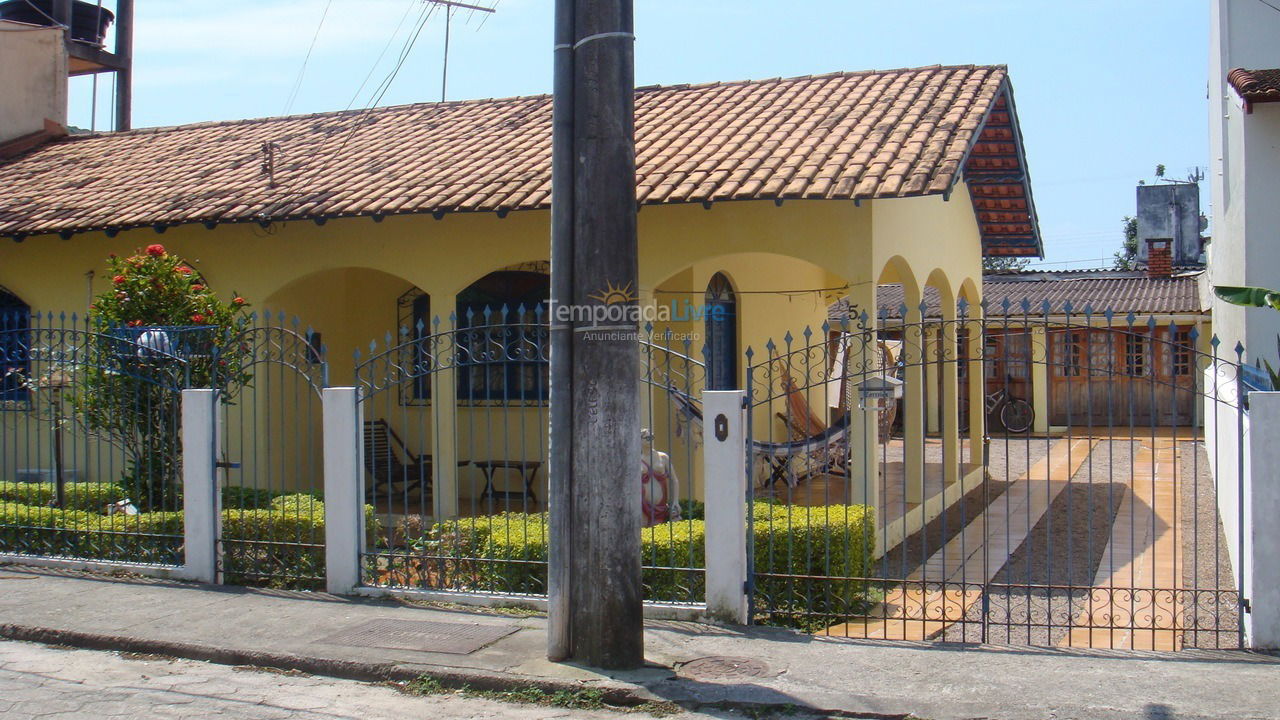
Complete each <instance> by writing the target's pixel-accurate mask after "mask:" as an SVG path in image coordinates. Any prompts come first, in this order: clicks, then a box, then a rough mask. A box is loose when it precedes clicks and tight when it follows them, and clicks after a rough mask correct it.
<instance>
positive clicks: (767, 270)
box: [0, 186, 981, 501]
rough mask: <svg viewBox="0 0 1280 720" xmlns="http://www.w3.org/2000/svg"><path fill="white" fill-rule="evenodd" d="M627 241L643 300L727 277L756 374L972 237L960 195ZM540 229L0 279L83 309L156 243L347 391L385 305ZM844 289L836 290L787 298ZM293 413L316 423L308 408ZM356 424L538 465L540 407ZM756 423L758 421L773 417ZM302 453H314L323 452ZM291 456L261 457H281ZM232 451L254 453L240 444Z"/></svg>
mask: <svg viewBox="0 0 1280 720" xmlns="http://www.w3.org/2000/svg"><path fill="white" fill-rule="evenodd" d="M639 231H640V243H639V244H640V284H639V291H640V293H641V296H642V297H644V298H656V299H659V300H661V299H663V298H664V297H669V294H666V295H664V293H662V292H656V291H658V290H666V291H677V292H683V293H689V294H688V295H687V296H681V297H689V299H690V300H691V301H694V302H698V303H700V302H701V301H702V297H701V293H702V291H704V290H705V288H706V284H707V282H708V280H709V279H710V277H711V276H712V275H713V274H714V273H715V272H724V273H725V274H726V275H728V276H729V278H730V279H731V281H732V283H733V285H734V287H735V289H736V290H738V291H739V296H738V302H739V305H738V308H739V312H738V317H739V322H740V326H739V334H738V338H739V343H740V347H741V348H743V349H745V348H746V347H747V346H748V345H750V346H751V347H753V348H754V349H755V351H756V362H757V363H759V362H763V361H764V360H765V359H766V358H765V355H766V351H765V350H764V345H765V343H766V341H767V340H768V339H770V338H774V341H775V343H778V344H779V345H781V344H782V340H781V338H782V336H783V335H785V334H786V333H787V332H788V331H790V332H791V333H792V334H793V336H795V337H796V342H797V343H800V342H803V340H802V339H801V331H802V330H803V329H804V327H805V326H806V325H809V326H811V327H812V328H813V330H814V333H815V336H814V338H815V342H817V341H818V340H819V336H820V334H821V329H820V328H821V324H822V322H823V320H824V319H825V317H826V308H827V305H828V304H829V303H830V302H832V301H834V300H835V299H837V298H838V297H840V296H841V295H842V294H845V295H848V296H849V297H851V298H852V299H853V300H854V302H855V303H857V304H858V305H859V306H860V307H862V308H867V309H868V310H870V309H871V308H872V307H873V303H874V287H875V283H876V281H877V280H879V279H881V277H882V276H883V274H884V268H885V267H886V266H887V265H890V264H893V265H894V266H895V267H898V268H899V274H904V273H910V274H912V276H913V277H912V282H914V283H917V284H919V283H923V278H927V277H929V276H930V274H931V273H933V272H934V271H935V270H937V269H941V270H942V271H943V274H944V275H945V277H946V279H947V280H946V281H947V282H949V283H950V284H951V285H952V290H953V291H958V289H959V285H960V283H961V282H963V281H964V280H965V279H966V278H978V277H980V263H981V261H980V252H979V244H978V234H977V227H976V223H975V221H974V217H973V210H972V207H971V205H970V202H969V198H968V196H967V193H966V192H965V191H964V189H963V186H961V187H959V188H957V191H956V192H955V193H954V195H953V196H952V198H951V200H950V201H944V200H943V199H942V198H941V197H938V196H934V197H928V198H906V199H893V200H883V201H874V202H863V203H861V206H859V205H857V204H855V203H853V202H847V201H817V200H788V201H786V202H785V203H783V204H782V205H781V206H778V205H776V204H775V203H773V202H771V201H766V202H726V203H718V204H716V205H713V206H712V207H711V209H709V210H707V209H703V207H702V206H700V205H674V206H661V207H646V208H644V209H643V211H642V212H641V213H640V214H639ZM549 234H550V228H549V213H547V212H545V211H530V212H513V213H510V214H509V215H508V216H507V217H505V218H499V217H497V215H495V214H450V215H445V216H444V217H443V218H442V219H440V220H436V219H433V218H432V217H431V216H429V215H428V216H411V217H389V218H386V219H385V220H384V221H383V222H380V223H377V222H374V221H372V220H370V219H367V218H360V219H345V220H331V221H329V222H327V223H326V224H324V225H322V226H321V225H316V224H314V223H312V222H289V223H276V224H273V225H272V226H271V227H270V228H268V229H263V228H261V227H259V226H257V225H226V226H217V227H216V228H214V229H213V230H208V229H205V228H204V227H203V226H199V225H196V226H183V227H176V228H172V229H170V230H168V231H167V232H165V233H163V234H157V233H155V232H154V231H152V230H149V229H141V230H133V231H128V232H123V233H120V234H119V235H118V236H116V237H114V238H109V237H107V236H106V235H105V234H104V233H87V234H83V235H76V236H75V237H73V238H72V239H70V240H62V239H59V238H58V237H56V236H43V237H32V238H27V239H26V240H25V241H24V242H22V243H13V242H4V243H0V285H3V286H5V287H7V288H8V289H9V290H11V291H13V292H14V293H16V294H17V295H18V296H19V297H21V298H23V299H24V300H25V301H26V302H28V303H29V304H30V305H31V306H32V307H33V308H34V309H36V310H43V311H49V310H52V311H61V310H67V311H76V312H81V313H83V312H84V311H85V310H86V308H87V305H88V303H89V298H90V296H91V295H92V294H96V293H98V292H101V291H103V290H105V289H106V288H107V287H108V285H109V283H110V278H108V277H107V276H106V275H107V273H106V262H105V258H106V256H107V255H108V253H116V254H127V253H130V252H132V251H134V250H135V249H137V248H140V247H144V246H146V245H148V244H151V243H157V242H158V243H162V244H164V245H165V246H166V247H167V248H168V249H169V250H170V251H171V252H174V253H177V254H179V255H181V256H183V257H184V258H186V259H187V260H189V261H190V262H191V263H192V264H193V265H194V266H195V267H197V268H198V270H199V271H200V273H201V274H202V275H203V276H204V277H205V279H206V280H207V281H208V282H209V284H210V286H211V287H213V288H214V289H215V290H217V291H218V292H219V293H221V294H224V295H226V296H227V297H230V296H231V294H232V293H233V292H234V293H237V294H239V295H242V296H244V297H245V298H247V299H248V301H249V302H250V303H251V304H252V305H253V306H254V307H255V308H258V309H264V308H269V309H270V310H272V311H273V312H274V311H283V312H285V313H287V314H288V315H289V316H294V315H296V316H298V318H299V321H300V327H301V328H302V329H306V328H308V327H311V328H314V329H315V330H318V331H320V332H321V333H322V334H323V337H324V340H325V343H326V345H327V346H328V348H329V362H330V376H329V380H330V383H331V384H332V385H346V384H350V383H351V382H352V381H353V378H352V369H353V366H354V361H353V359H352V351H353V350H354V349H356V348H361V351H362V352H363V353H365V354H366V356H367V354H368V344H369V341H370V340H376V341H377V345H378V348H379V349H382V348H383V347H385V342H384V338H385V336H386V335H387V333H392V334H393V337H394V334H395V332H396V329H395V325H396V321H397V308H396V302H395V301H396V298H397V297H399V296H400V295H401V294H402V293H403V292H405V291H406V290H408V289H410V288H411V287H414V286H416V287H418V288H420V289H421V290H423V291H425V292H427V293H428V294H430V295H431V298H432V312H433V313H436V314H440V315H447V313H448V312H449V311H450V310H451V309H452V308H453V307H454V305H455V297H456V295H457V293H458V292H460V291H462V290H463V289H465V288H466V287H467V286H468V285H470V284H471V283H472V282H474V281H475V280H477V279H479V278H481V277H483V276H484V275H486V274H488V273H489V272H493V271H495V270H498V269H502V268H506V267H510V266H513V265H518V264H521V263H526V262H532V261H545V260H546V259H547V256H548V249H549ZM895 258H896V259H895ZM904 268H905V269H904ZM90 273H91V274H92V275H90ZM844 286H848V287H847V289H846V290H838V291H836V290H832V291H826V292H818V293H813V292H807V293H794V294H789V291H795V290H813V289H820V288H841V287H844ZM762 291H778V292H762ZM782 291H787V292H786V293H784V292H782ZM700 326H701V323H700V322H693V323H685V324H683V325H681V324H675V325H673V326H672V329H673V330H675V331H677V332H685V331H688V332H694V333H697V334H699V335H700V333H701V327H700ZM693 347H694V348H695V356H696V355H697V354H698V352H697V351H698V350H699V349H700V347H701V343H700V342H698V341H697V340H695V341H694V343H693ZM745 370H746V362H745V360H742V361H740V362H739V372H740V374H742V375H743V376H745ZM289 393H290V395H291V396H292V395H294V394H296V390H294V389H291V390H289ZM384 395H386V394H385V393H384ZM255 402H258V403H263V402H265V401H263V400H256V401H255ZM379 403H381V404H379ZM267 404H270V403H267ZM382 407H386V408H387V409H386V410H385V411H384V410H380V409H379V408H382ZM650 407H651V408H652V407H654V406H653V405H652V403H651V402H650ZM375 410H377V412H375ZM653 412H656V410H655V411H653ZM305 414H308V415H314V416H315V417H314V418H313V420H312V422H313V423H314V422H318V420H317V419H315V418H318V414H314V413H311V412H310V411H309V410H308V411H307V412H306V413H305ZM366 414H367V417H370V418H372V417H380V416H387V417H388V419H389V420H392V422H393V425H394V426H395V427H397V428H398V429H400V430H402V431H403V433H404V434H405V435H406V436H407V437H406V442H407V443H408V444H410V446H411V449H413V450H416V451H418V452H434V453H435V454H436V455H437V457H447V456H448V453H447V452H445V453H443V454H442V450H443V449H442V448H441V447H440V443H441V442H447V441H448V440H452V441H453V444H455V445H456V448H457V449H456V456H457V457H458V458H462V459H467V458H469V457H474V456H476V455H480V454H487V455H495V454H499V453H501V452H504V451H506V452H510V453H512V454H520V455H523V456H524V457H521V458H514V457H513V458H510V459H538V458H537V457H533V455H538V456H543V455H545V447H546V443H545V441H544V440H543V436H542V431H543V430H542V429H543V427H544V426H545V408H528V409H524V410H519V411H512V412H511V414H510V417H509V418H507V419H506V420H504V421H503V422H508V423H515V426H514V429H513V430H512V431H511V432H510V433H507V432H506V431H502V430H495V429H494V427H493V426H492V423H493V422H495V421H496V420H495V418H496V417H497V415H498V413H496V412H495V411H493V410H492V409H491V408H470V409H462V410H460V411H459V412H458V413H457V414H456V416H455V415H454V414H453V413H442V412H440V411H436V412H435V424H434V425H433V423H432V411H431V410H430V409H429V408H427V407H422V406H412V407H403V406H401V405H399V403H398V402H388V401H387V399H385V398H380V399H377V400H376V401H375V402H374V403H371V404H370V406H369V408H367V409H366ZM446 416H447V417H446ZM761 420H762V421H764V422H766V423H768V422H770V421H771V418H768V417H765V418H761ZM485 423H488V424H485ZM655 424H656V423H655ZM654 429H655V431H656V432H657V433H658V435H659V438H662V437H663V436H664V434H665V435H667V436H670V433H672V432H674V429H673V428H669V427H655V428H654ZM779 432H780V430H779V429H778V428H772V429H771V431H770V433H771V434H772V435H773V436H774V438H775V439H780V438H778V434H779ZM500 435H503V436H507V435H510V436H516V435H518V436H520V437H521V438H522V441H521V442H518V443H516V444H517V445H519V446H520V448H519V450H518V451H511V450H510V446H505V447H498V446H497V445H493V446H490V445H489V442H490V441H489V440H488V438H490V437H493V438H497V437H498V436H500ZM309 437H310V436H309ZM411 438H412V440H410V439H411ZM260 442H268V441H267V440H265V439H263V440H260ZM494 442H495V443H496V442H497V440H494ZM314 446H315V450H316V451H317V452H318V450H319V445H318V443H315V444H314ZM481 446H483V447H481ZM659 449H662V448H659ZM296 450H297V449H296V448H289V447H284V448H279V447H273V448H272V451H273V452H277V453H280V454H282V455H283V456H286V457H287V456H288V453H289V452H291V451H292V452H295V454H296ZM481 450H484V451H485V452H484V453H481ZM241 452H242V453H244V454H249V450H248V449H241ZM676 453H684V455H683V456H682V457H677V458H675V459H676V460H677V467H678V468H681V469H682V472H683V471H685V470H687V471H688V472H689V473H690V474H692V475H694V476H696V474H697V471H698V470H699V469H700V468H699V467H698V466H699V465H700V463H699V462H696V461H695V459H694V456H693V455H690V454H688V453H689V451H688V450H687V449H686V450H677V449H675V448H673V455H674V454H676ZM280 472H282V473H284V474H286V475H287V474H288V472H287V471H280ZM479 477H480V476H479V474H478V473H476V472H475V471H474V470H466V471H464V472H463V473H462V480H461V485H462V487H461V488H460V491H461V497H462V498H463V499H464V501H465V499H466V498H468V497H470V496H472V495H474V494H476V492H477V491H476V490H473V489H469V486H472V485H476V484H478V483H479V482H480V480H479ZM285 481H287V482H289V483H304V484H305V483H306V482H309V481H310V480H309V479H307V478H298V477H289V478H286V480H285ZM689 482H696V480H695V479H694V478H691V479H690V480H689ZM545 485H546V474H545V468H544V469H543V470H542V471H540V473H539V486H540V488H539V490H540V495H541V496H542V497H545Z"/></svg>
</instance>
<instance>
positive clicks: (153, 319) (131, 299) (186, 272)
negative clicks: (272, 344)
mask: <svg viewBox="0 0 1280 720" xmlns="http://www.w3.org/2000/svg"><path fill="white" fill-rule="evenodd" d="M107 264H108V265H109V266H110V268H111V275H112V277H111V289H110V290H108V291H106V292H104V293H102V294H101V295H99V296H98V297H97V298H96V299H95V300H94V303H93V305H91V306H90V307H89V316H90V317H91V318H92V319H93V320H94V322H95V324H96V325H97V326H98V328H99V329H108V328H114V327H151V326H164V327H173V326H186V325H194V326H210V327H216V328H219V329H221V330H224V331H232V332H234V331H236V330H238V329H240V327H241V326H242V325H243V324H244V323H245V322H246V311H245V308H246V307H247V306H246V304H245V301H244V298H242V297H238V296H237V297H236V298H235V299H233V300H231V301H230V302H224V301H223V300H221V299H220V298H219V297H218V296H217V294H215V293H214V292H213V290H211V289H210V288H209V286H208V284H206V283H205V281H204V279H203V278H201V277H200V274H199V273H197V272H196V271H195V270H193V269H192V268H191V266H189V265H187V264H186V263H185V262H183V260H182V258H180V257H178V256H177V255H172V254H170V253H169V252H167V251H166V250H165V249H164V246H163V245H148V246H147V248H146V250H139V251H138V252H137V254H135V255H131V256H129V257H118V256H115V255H112V256H111V257H110V258H108V260H107Z"/></svg>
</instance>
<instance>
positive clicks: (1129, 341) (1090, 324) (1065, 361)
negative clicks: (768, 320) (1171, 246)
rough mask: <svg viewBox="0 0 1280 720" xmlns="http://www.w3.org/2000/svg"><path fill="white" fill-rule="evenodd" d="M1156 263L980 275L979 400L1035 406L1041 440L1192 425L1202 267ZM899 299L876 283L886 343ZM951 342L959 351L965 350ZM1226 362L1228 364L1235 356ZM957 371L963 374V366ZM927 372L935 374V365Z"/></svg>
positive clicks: (934, 313)
mask: <svg viewBox="0 0 1280 720" xmlns="http://www.w3.org/2000/svg"><path fill="white" fill-rule="evenodd" d="M1157 252H1160V251H1157ZM1156 266H1157V267H1156V269H1155V271H1154V272H1153V271H1152V270H1146V271H1142V270H1137V271H1127V270H1066V271H1044V270H1027V271H1021V272H1012V273H1003V274H993V275H987V276H985V277H984V278H983V282H982V295H983V298H984V302H985V305H984V307H985V311H983V310H982V309H977V308H975V310H974V313H973V314H974V315H975V316H977V315H982V316H983V317H985V319H986V323H985V325H984V329H985V333H984V337H983V345H982V360H983V371H984V375H985V378H984V382H983V392H984V393H987V394H990V393H992V392H995V391H996V390H999V389H1001V388H1004V389H1007V390H1008V391H1009V393H1010V394H1011V395H1013V396H1014V397H1018V398H1022V399H1025V400H1027V401H1028V402H1030V403H1031V404H1032V407H1033V408H1034V410H1035V425H1034V426H1033V428H1032V429H1033V430H1034V431H1036V432H1050V431H1052V430H1053V429H1055V428H1065V427H1068V426H1071V427H1073V428H1074V429H1075V431H1076V432H1081V431H1082V428H1084V427H1088V426H1092V427H1099V428H1101V427H1106V426H1111V425H1125V426H1127V425H1130V424H1132V425H1134V426H1145V425H1157V426H1171V425H1173V426H1176V425H1183V426H1185V425H1198V424H1199V423H1200V422H1201V417H1200V414H1199V413H1200V412H1201V409H1200V408H1199V407H1198V406H1199V395H1198V393H1199V392H1201V391H1200V390H1199V388H1200V384H1201V383H1202V379H1201V378H1200V377H1199V375H1200V371H1201V370H1203V369H1204V368H1203V367H1200V368H1197V367H1196V363H1195V362H1194V361H1193V358H1194V351H1195V350H1199V351H1200V352H1205V353H1210V352H1212V350H1211V348H1210V347H1209V340H1210V338H1211V336H1212V329H1211V327H1210V316H1209V308H1208V306H1207V305H1206V303H1205V302H1204V300H1203V297H1202V295H1203V293H1202V289H1201V284H1202V276H1203V269H1201V268H1194V267H1193V268H1189V269H1183V268H1179V269H1178V270H1177V271H1176V272H1170V271H1169V270H1168V265H1164V266H1163V267H1164V268H1165V270H1164V271H1163V272H1162V271H1161V270H1160V269H1159V268H1160V258H1159V257H1158V256H1157V263H1156ZM903 303H904V299H903V294H902V286H901V285H898V284H886V285H881V286H880V287H879V291H878V314H877V317H878V319H879V326H880V327H881V328H882V335H884V336H886V337H891V338H892V337H896V334H895V333H898V334H900V331H895V326H897V327H899V328H900V327H901V326H902V324H903V322H902V307H903ZM925 303H926V305H927V307H928V309H927V311H926V313H925V321H926V323H927V322H928V321H929V319H931V318H939V317H940V314H939V309H938V308H939V306H938V294H937V293H936V292H934V291H929V292H926V293H925ZM847 314H848V305H847V304H844V303H840V304H837V305H834V306H833V307H832V317H833V318H835V319H837V320H838V319H840V318H842V317H847ZM1103 328H1106V330H1102V329H1103ZM1193 330H1194V332H1193ZM925 337H926V349H925V357H926V358H930V357H936V355H937V349H936V348H937V333H936V331H934V332H930V331H929V330H928V328H926V332H925ZM958 346H959V348H960V349H961V350H962V351H963V349H964V348H965V347H966V343H964V342H960V343H958ZM1156 348H1159V350H1160V351H1159V352H1157V351H1155V349H1156ZM1224 359H1226V360H1234V354H1228V355H1224ZM953 364H955V365H958V366H959V369H960V372H961V374H962V375H963V373H964V372H965V370H966V368H967V367H968V363H965V362H960V363H953ZM1201 364H1203V363H1201ZM927 371H928V373H927V374H929V375H930V376H931V377H932V376H936V375H937V371H936V370H934V369H933V368H927ZM936 382H937V381H936V380H932V379H931V380H930V383H931V384H935V383H936ZM960 387H961V388H962V392H963V393H964V395H963V397H962V405H964V404H967V403H968V400H969V395H968V390H969V388H970V385H969V384H968V383H966V382H961V383H960ZM940 394H941V393H940V392H934V393H932V395H931V399H932V402H931V408H930V411H929V425H928V427H929V430H930V431H935V430H936V429H937V428H938V420H937V409H936V405H937V400H936V399H935V398H937V397H938V396H940Z"/></svg>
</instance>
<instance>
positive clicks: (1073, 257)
mask: <svg viewBox="0 0 1280 720" xmlns="http://www.w3.org/2000/svg"><path fill="white" fill-rule="evenodd" d="M1241 1H1244V2H1260V1H1261V0H1241ZM481 2H482V3H483V4H487V5H493V4H494V2H495V0H481ZM113 3H114V0H104V3H103V4H104V5H105V6H107V7H108V8H110V7H112V5H113ZM136 8H137V10H136V13H137V14H136V18H135V27H136V32H135V40H134V46H135V47H134V58H135V60H134V111H133V118H134V126H135V127H146V126H155V125H175V124H182V123H191V122H202V121H209V120H226V119H237V118H247V117H264V116H271V115H282V114H294V113H309V112H322V111H329V110H342V109H345V108H348V107H357V108H360V107H366V106H367V105H368V104H369V103H371V102H373V101H374V100H375V99H376V100H378V104H381V105H393V104H400V103H411V102H429V101H435V100H439V99H440V93H441V70H442V56H443V45H444V30H445V23H444V14H443V12H434V13H432V14H430V15H429V16H428V17H427V18H426V21H425V24H423V25H422V26H421V27H422V29H421V32H420V33H418V34H417V39H416V42H413V43H412V44H411V45H410V44H409V43H408V40H409V38H410V36H411V34H412V31H414V30H415V28H416V27H417V26H418V22H417V21H418V19H419V18H420V17H422V13H423V8H424V6H423V4H422V2H421V0H220V2H217V3H213V2H201V3H196V2H190V1H189V0H146V1H145V2H138V3H136ZM496 10H497V12H496V13H494V14H492V15H490V16H488V17H487V18H485V17H482V16H481V15H480V14H478V13H459V14H455V15H454V16H453V19H452V21H451V24H450V25H451V27H450V30H451V32H450V52H449V73H448V83H447V98H448V99H450V100H460V99H470V98H485V97H507V96H512V95H528V94H538V93H546V92H550V89H551V59H552V51H551V45H552V42H551V41H552V12H553V2H552V0H496ZM635 16H636V18H635V24H636V82H637V84H639V85H652V84H677V83H697V82H713V81H717V80H725V81H730V80H745V79H762V78H771V77H792V76H798V75H811V74H821V73H827V72H833V71H841V70H844V71H856V70H870V69H890V68H899V67H917V66H922V65H934V64H943V65H952V64H1003V65H1007V66H1008V67H1009V77H1010V80H1011V82H1012V84H1013V89H1014V100H1015V103H1016V106H1017V110H1018V115H1019V119H1020V122H1021V126H1022V132H1023V136H1024V141H1025V146H1026V151H1027V158H1028V166H1029V170H1030V173H1031V180H1032V192H1033V193H1034V196H1035V202H1036V207H1037V211H1038V213H1039V218H1040V229H1041V233H1042V235H1043V237H1044V246H1045V258H1044V260H1043V261H1042V263H1038V264H1043V265H1044V266H1046V267H1050V268H1067V267H1103V266H1107V265H1109V264H1110V258H1111V255H1112V254H1113V253H1114V252H1115V251H1116V250H1117V249H1118V248H1119V246H1120V243H1121V239H1122V236H1123V233H1122V219H1123V218H1124V216H1126V215H1132V214H1134V205H1135V190H1134V187H1135V186H1136V185H1137V183H1138V181H1139V180H1144V179H1145V180H1147V181H1148V182H1150V181H1151V180H1152V178H1153V175H1154V170H1155V167H1156V165H1157V164H1163V165H1165V166H1166V167H1167V168H1168V170H1167V175H1168V176H1170V177H1175V178H1184V177H1186V176H1187V174H1188V173H1189V172H1190V171H1191V170H1192V169H1193V168H1196V167H1200V168H1204V167H1205V166H1207V165H1208V117H1207V107H1208V105H1207V98H1206V95H1207V87H1208V81H1207V65H1208V23H1209V7H1208V2H1205V1H1204V0H1155V1H1153V0H1073V1H1072V2H1062V1H1061V0H1058V1H1056V2H1049V1H1048V0H971V1H960V2H957V1H955V0H952V1H951V2H933V1H929V2H924V1H920V2H915V1H912V0H881V1H880V2H866V1H864V0H843V1H826V0H790V1H787V0H773V1H772V2H766V1H764V0H635ZM322 18H323V22H322ZM317 29H318V32H317ZM313 40H314V45H313ZM406 47H407V48H408V52H407V54H404V50H405V48H406ZM402 54H403V57H404V59H403V62H402V63H400V62H399V61H400V58H401V56H402ZM304 60H305V64H304ZM397 64H399V65H400V68H399V71H398V72H396V73H395V74H394V77H392V70H393V68H394V67H395V66H396V65H397ZM388 78H391V81H390V84H389V85H387V86H386V87H385V91H384V92H381V93H377V92H376V90H377V89H378V88H379V87H380V86H381V85H382V84H383V83H384V81H386V80H387V79H388ZM110 84H111V81H110V80H109V79H107V78H105V77H104V79H102V80H100V84H99V88H98V89H99V92H98V95H97V97H98V108H99V109H98V113H97V121H96V124H97V127H98V128H99V129H108V127H109V122H110V121H109V117H110V113H109V111H108V108H109V96H110ZM92 98H93V94H92V81H91V80H90V79H88V78H76V79H74V80H73V83H72V88H71V118H70V120H71V124H73V125H76V126H79V127H86V128H87V127H89V126H90V124H91V123H92V122H93V118H92V115H93V113H92V112H91V110H92V106H93V102H92ZM1209 194H1210V193H1209V192H1208V185H1207V183H1205V184H1204V185H1202V188H1201V196H1202V205H1203V207H1202V209H1203V211H1204V212H1205V213H1206V214H1208V215H1210V217H1212V210H1211V208H1209V207H1208V204H1209ZM1211 232H1212V226H1211V229H1210V233H1211Z"/></svg>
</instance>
